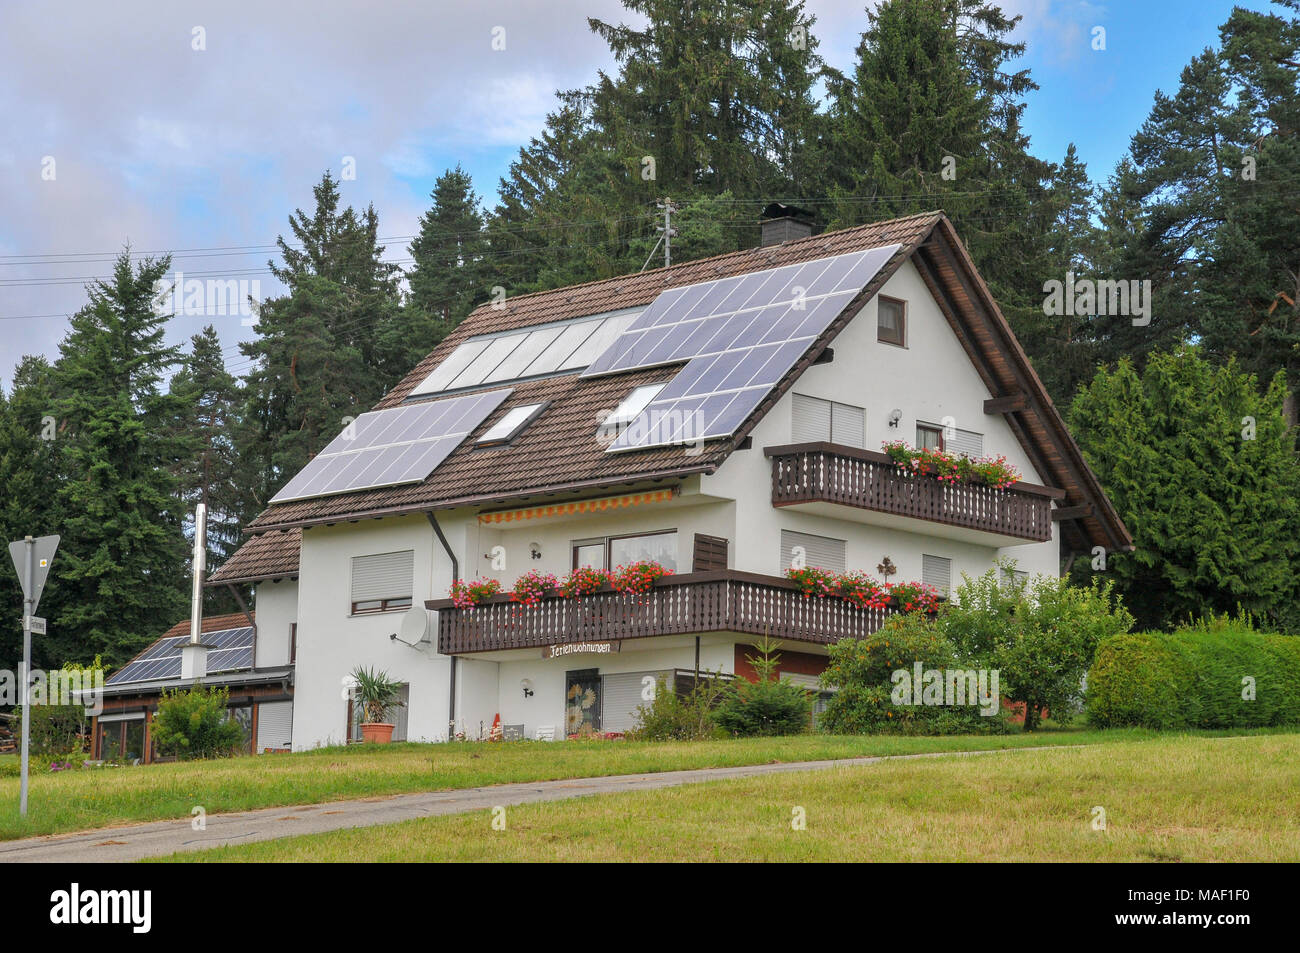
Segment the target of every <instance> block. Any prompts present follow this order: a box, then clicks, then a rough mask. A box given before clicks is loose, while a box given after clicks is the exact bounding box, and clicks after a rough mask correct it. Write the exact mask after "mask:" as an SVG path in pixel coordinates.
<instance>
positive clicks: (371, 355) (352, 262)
mask: <svg viewBox="0 0 1300 953" xmlns="http://www.w3.org/2000/svg"><path fill="white" fill-rule="evenodd" d="M313 191H314V194H315V198H316V209H315V211H314V212H313V213H312V215H311V216H310V217H308V216H307V215H306V214H305V213H304V212H303V211H302V210H301V209H299V210H297V211H296V212H294V214H293V215H291V216H290V218H289V228H290V230H291V231H292V232H293V235H294V238H295V239H296V240H297V242H296V244H298V245H301V246H302V247H301V248H298V247H295V246H294V245H292V244H290V242H288V241H286V240H285V238H284V237H283V236H281V237H280V238H279V239H278V244H279V247H280V254H281V257H282V258H283V263H282V264H280V265H277V264H276V263H275V262H269V263H268V264H269V265H270V267H271V271H272V273H273V274H274V275H275V276H276V277H277V278H278V279H279V280H280V281H281V282H283V283H284V285H285V286H286V288H287V289H288V292H287V294H285V295H282V296H280V297H278V298H273V299H270V300H268V301H265V302H263V303H262V305H261V307H260V308H259V310H258V324H257V329H258V336H257V338H255V339H254V340H253V341H249V342H246V343H243V344H241V345H240V349H241V350H242V351H243V353H244V354H245V356H247V357H249V358H252V359H253V361H254V366H253V369H252V370H251V371H250V372H249V373H248V374H247V376H246V378H245V381H246V383H245V395H246V396H245V405H244V408H243V411H242V413H241V420H240V429H239V433H238V440H237V443H238V452H239V457H240V461H241V467H242V468H243V469H242V473H241V479H240V482H241V484H242V485H243V486H244V488H245V501H244V503H243V505H242V506H241V508H240V509H241V515H242V516H243V518H245V519H248V518H251V517H252V516H253V515H255V514H256V513H257V511H258V510H260V509H261V508H262V507H264V506H265V505H266V503H267V501H268V500H269V499H270V498H271V496H273V495H274V494H275V492H276V491H277V490H278V489H279V488H280V487H281V486H283V485H284V483H285V482H286V481H287V480H288V479H289V477H291V476H293V474H295V473H297V472H298V471H299V470H300V469H302V467H303V466H304V465H305V464H306V463H307V461H308V460H310V459H311V457H312V455H314V454H315V453H316V452H318V451H319V450H320V449H321V447H323V446H324V445H325V444H326V443H328V442H329V441H330V440H331V439H333V437H334V436H335V435H336V434H337V433H338V432H339V430H341V429H342V428H343V427H344V426H345V419H344V418H346V417H355V416H357V415H359V414H362V413H364V412H365V411H367V410H369V409H370V408H371V406H372V405H373V404H374V403H375V402H376V401H377V400H378V399H379V398H380V397H381V396H383V394H384V392H385V391H386V390H387V389H388V388H389V387H391V386H392V385H393V384H394V383H396V382H397V380H398V379H399V378H400V377H401V375H403V374H405V373H406V372H407V371H409V370H410V364H409V361H408V354H407V350H406V346H405V344H404V343H403V342H401V341H397V340H395V337H397V336H396V335H394V334H392V333H391V332H392V328H393V327H394V326H395V325H398V324H399V323H400V321H401V314H400V312H401V302H400V293H399V291H398V280H399V275H398V273H397V267H396V266H395V265H391V264H388V263H385V262H384V261H383V260H382V255H383V251H384V249H383V246H382V245H379V244H378V232H379V223H378V217H377V216H376V214H375V210H374V208H373V206H372V207H370V208H367V209H366V211H365V212H363V213H361V214H357V213H356V212H354V211H353V210H352V209H351V208H348V209H345V210H344V211H342V212H340V211H339V192H338V183H337V182H336V181H335V180H334V179H333V178H332V177H331V176H330V174H329V173H328V172H326V173H325V175H324V177H322V179H321V181H320V183H319V184H318V185H317V186H316V187H315V189H314V190H313Z"/></svg>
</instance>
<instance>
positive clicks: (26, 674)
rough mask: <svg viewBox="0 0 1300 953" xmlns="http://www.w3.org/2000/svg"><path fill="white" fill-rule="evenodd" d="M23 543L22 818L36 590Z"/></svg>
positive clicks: (31, 559)
mask: <svg viewBox="0 0 1300 953" xmlns="http://www.w3.org/2000/svg"><path fill="white" fill-rule="evenodd" d="M23 542H24V543H25V544H26V548H27V580H26V585H24V586H23V589H24V591H25V592H26V593H27V598H26V599H24V600H23V664H22V670H21V671H20V672H19V675H20V677H21V678H22V682H23V742H22V745H23V753H22V765H21V767H20V768H19V774H20V776H21V780H20V781H19V782H18V813H19V814H20V815H23V816H24V817H25V816H26V815H27V774H28V771H27V755H28V750H29V745H30V741H31V730H32V728H31V725H32V690H31V689H32V680H31V675H30V672H31V670H32V616H33V615H35V614H36V605H35V603H34V602H33V601H32V593H33V592H34V591H35V589H36V571H35V570H36V556H35V543H34V540H33V539H32V538H31V537H30V536H24V537H23Z"/></svg>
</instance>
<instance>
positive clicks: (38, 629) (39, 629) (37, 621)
mask: <svg viewBox="0 0 1300 953" xmlns="http://www.w3.org/2000/svg"><path fill="white" fill-rule="evenodd" d="M27 628H29V629H31V631H32V635H44V634H45V620H44V619H42V618H41V617H40V616H34V615H29V616H28V617H27Z"/></svg>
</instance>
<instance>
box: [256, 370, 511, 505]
mask: <svg viewBox="0 0 1300 953" xmlns="http://www.w3.org/2000/svg"><path fill="white" fill-rule="evenodd" d="M509 395H510V390H509V388H507V389H505V390H493V391H484V392H481V393H476V394H466V395H463V396H461V397H449V398H447V399H445V400H435V401H429V402H426V403H422V404H407V405H405V406H403V407H392V408H389V409H388V410H376V411H371V412H370V413H367V414H362V415H361V416H360V417H358V418H357V419H356V420H354V421H353V422H352V423H351V424H349V425H348V426H347V427H345V428H343V432H342V433H340V434H339V435H338V436H337V437H335V438H334V439H333V440H331V441H330V443H329V445H328V446H327V447H326V448H325V449H324V450H322V451H321V452H320V453H319V454H317V455H316V456H315V457H314V458H313V459H312V461H311V462H310V463H308V464H307V465H306V466H305V467H303V468H302V469H301V470H300V471H299V472H298V474H297V475H296V476H294V478H293V479H292V480H290V481H289V482H288V483H286V484H285V485H284V488H283V489H282V490H280V492H279V493H277V494H276V495H275V496H273V497H272V498H271V502H272V503H285V502H288V501H289V500H304V499H310V498H312V497H318V496H331V495H333V494H336V493H347V492H350V491H352V490H368V489H372V488H374V487H379V486H397V485H399V484H402V483H419V482H420V481H422V480H424V479H426V478H427V477H428V476H429V474H430V473H432V472H433V471H434V470H435V469H436V468H437V467H438V465H439V464H440V463H442V461H443V460H446V459H447V457H448V456H450V454H451V452H452V451H453V450H455V449H456V448H457V447H458V446H460V444H461V442H462V441H464V439H465V438H466V437H467V436H469V434H470V431H472V430H473V429H474V428H475V427H477V426H478V425H479V424H481V423H482V422H483V421H484V420H486V419H487V417H488V415H489V414H490V413H492V411H494V410H496V409H497V407H499V406H500V405H501V402H502V401H503V400H505V399H506V397H508V396H509Z"/></svg>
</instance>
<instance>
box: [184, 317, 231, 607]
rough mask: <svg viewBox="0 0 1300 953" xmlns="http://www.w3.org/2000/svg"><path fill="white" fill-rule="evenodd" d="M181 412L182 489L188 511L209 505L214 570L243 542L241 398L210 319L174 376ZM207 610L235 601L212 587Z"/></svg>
mask: <svg viewBox="0 0 1300 953" xmlns="http://www.w3.org/2000/svg"><path fill="white" fill-rule="evenodd" d="M170 390H171V393H172V395H173V396H175V397H176V398H177V409H178V411H179V414H180V416H179V417H177V419H176V421H175V422H174V427H175V431H176V434H177V437H178V438H179V439H178V445H179V449H180V454H181V455H180V457H179V459H178V460H177V463H176V475H177V481H178V491H179V494H180V499H181V503H182V506H183V508H184V510H185V511H187V512H193V511H194V508H195V506H196V505H197V504H199V503H203V504H204V505H205V506H206V507H207V524H208V529H207V565H208V571H209V572H211V571H212V570H213V569H215V568H216V567H218V566H220V565H221V564H222V563H223V562H225V560H226V558H227V557H228V556H230V554H231V553H233V552H234V551H235V549H236V548H237V547H238V545H239V542H240V507H241V503H242V499H243V493H242V491H241V489H240V487H239V473H240V465H239V461H238V458H237V456H236V448H235V434H236V432H237V430H238V424H239V419H238V414H239V408H240V405H241V402H242V395H241V394H240V391H239V383H238V381H236V380H235V378H234V376H233V375H231V374H230V373H229V372H228V371H227V370H226V368H225V362H224V360H223V358H222V353H221V340H220V339H219V338H218V337H217V332H216V329H215V328H213V327H212V325H208V326H207V327H205V328H204V329H203V330H202V331H201V332H199V333H198V334H196V335H194V336H193V337H192V338H191V339H190V353H189V354H188V355H186V356H185V358H184V360H183V362H182V364H181V367H180V370H179V371H177V373H176V375H175V376H174V377H173V378H172V380H171V387H170ZM205 606H206V609H207V611H209V612H212V613H214V614H216V613H221V612H233V611H235V609H236V608H237V607H238V606H237V603H236V602H235V600H234V599H233V598H231V597H230V595H229V594H228V593H227V592H226V591H225V590H209V592H208V593H207V595H206V597H205Z"/></svg>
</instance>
